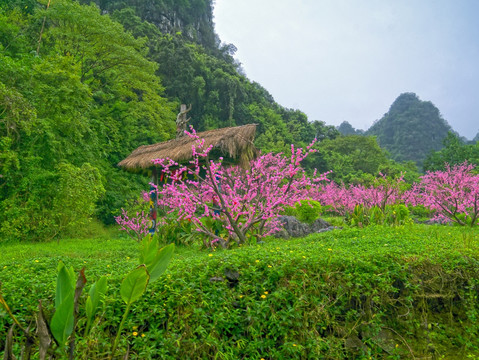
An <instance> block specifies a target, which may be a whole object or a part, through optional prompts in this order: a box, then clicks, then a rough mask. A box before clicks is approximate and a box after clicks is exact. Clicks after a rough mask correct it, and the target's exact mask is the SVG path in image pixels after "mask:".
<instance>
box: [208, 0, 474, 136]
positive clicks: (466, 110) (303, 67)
mask: <svg viewBox="0 0 479 360" xmlns="http://www.w3.org/2000/svg"><path fill="white" fill-rule="evenodd" d="M214 17H215V18H214V22H215V28H216V32H217V33H218V35H219V36H220V39H221V40H222V41H223V42H225V43H232V44H234V45H235V46H236V47H237V48H238V51H237V53H236V55H235V58H237V60H239V61H240V62H241V63H242V66H243V69H244V70H245V73H246V75H247V76H248V78H249V79H250V80H252V81H256V82H258V83H260V84H261V85H262V86H263V87H265V88H266V89H267V90H268V91H269V92H270V93H271V94H272V95H273V97H274V98H275V100H276V101H277V102H278V103H279V104H281V105H282V106H284V107H288V108H295V109H299V110H301V111H303V112H305V113H306V114H307V115H308V118H309V120H311V121H312V120H321V121H324V122H326V124H328V125H336V126H337V125H339V124H340V123H341V122H342V121H344V120H346V121H348V122H349V123H351V124H352V125H353V126H354V127H355V128H358V129H365V130H366V129H368V128H369V127H370V126H371V125H372V123H373V122H374V121H375V120H377V119H380V118H381V117H382V116H383V115H384V113H386V112H387V111H388V110H389V106H390V105H391V104H392V103H393V101H394V100H395V99H396V98H397V97H398V96H399V95H400V94H401V93H403V92H414V93H416V94H417V95H418V96H419V98H420V99H421V100H426V101H432V102H433V103H434V105H436V106H437V107H438V108H439V110H440V111H441V114H442V116H443V117H444V119H445V120H446V121H447V122H448V123H449V124H450V125H451V126H452V127H453V128H454V130H456V131H458V132H459V133H460V134H461V135H463V136H466V137H467V138H468V139H471V138H472V137H474V136H475V135H476V134H477V132H478V131H479V0H216V1H215V9H214Z"/></svg>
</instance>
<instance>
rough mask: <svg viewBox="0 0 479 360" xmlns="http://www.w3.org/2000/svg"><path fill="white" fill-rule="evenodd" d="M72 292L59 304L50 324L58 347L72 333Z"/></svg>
mask: <svg viewBox="0 0 479 360" xmlns="http://www.w3.org/2000/svg"><path fill="white" fill-rule="evenodd" d="M73 307H74V305H73V291H71V292H70V294H69V295H67V296H66V297H65V298H64V299H63V300H62V302H61V303H60V304H59V306H58V307H57V309H56V310H55V314H53V317H52V321H51V322H50V330H51V332H52V334H53V336H54V337H55V339H56V340H57V342H58V344H59V345H60V346H63V345H65V342H66V341H67V339H68V336H70V334H71V333H72V331H73Z"/></svg>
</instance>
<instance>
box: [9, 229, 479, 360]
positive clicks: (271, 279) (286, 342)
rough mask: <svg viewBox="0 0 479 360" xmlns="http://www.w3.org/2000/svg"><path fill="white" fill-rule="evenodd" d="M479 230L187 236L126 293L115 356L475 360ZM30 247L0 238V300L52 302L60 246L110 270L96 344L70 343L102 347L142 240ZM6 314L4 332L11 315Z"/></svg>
mask: <svg viewBox="0 0 479 360" xmlns="http://www.w3.org/2000/svg"><path fill="white" fill-rule="evenodd" d="M478 235H479V231H478V230H471V231H467V232H464V229H459V228H454V227H429V226H425V225H408V226H397V227H394V228H389V227H368V228H365V229H358V228H350V229H345V230H341V231H332V232H327V233H323V234H315V235H312V236H309V237H307V238H304V239H296V240H290V241H288V242H284V241H283V240H271V239H269V240H268V241H267V242H266V243H265V244H262V245H252V246H248V247H244V248H236V249H233V250H228V251H225V250H217V251H213V252H209V253H208V252H198V250H197V249H194V248H192V247H188V248H186V247H183V248H180V249H178V252H177V254H176V255H175V257H174V258H173V260H172V262H171V264H170V267H169V268H168V270H167V273H166V276H165V277H164V278H162V279H159V280H158V281H157V282H156V283H154V284H152V285H151V286H150V285H149V286H148V289H147V293H146V295H147V296H145V297H144V298H142V299H140V300H139V301H138V302H137V303H135V304H133V306H132V309H131V312H132V314H135V315H134V316H130V317H128V318H127V319H126V322H125V332H124V335H125V336H124V339H122V340H121V341H120V343H119V345H118V354H119V355H120V354H124V353H125V352H126V351H127V349H128V348H129V349H130V350H129V351H130V359H145V358H146V359H148V358H163V359H179V358H181V359H189V358H190V359H193V358H196V359H210V358H217V359H241V358H252V359H253V358H254V359H260V358H264V359H308V358H311V359H318V358H324V359H352V358H358V359H359V358H369V357H372V358H398V359H399V358H409V357H411V352H413V353H414V356H415V357H426V356H429V357H431V356H432V357H440V356H442V357H444V358H449V357H453V356H456V357H457V358H467V357H468V356H470V357H473V358H474V356H478V355H479V340H478V339H479V323H478V321H477V319H478V318H479V302H478V301H477V296H478V294H479V266H478V263H479V237H478ZM39 245H40V244H38V245H37V244H31V245H28V246H27V245H21V246H20V245H10V246H3V248H2V260H1V264H0V280H1V281H2V283H3V287H2V289H3V293H4V294H5V298H6V300H7V302H8V304H9V305H11V308H12V310H13V311H14V312H15V314H16V315H17V317H19V318H22V319H25V321H26V322H28V321H29V320H32V321H33V317H32V314H33V313H34V312H35V309H36V308H37V305H38V302H37V299H43V304H44V307H45V308H46V309H47V310H50V309H52V308H53V302H54V301H53V298H52V289H53V288H54V280H55V279H54V273H55V271H54V269H55V268H56V266H57V262H58V259H60V258H62V259H63V261H64V262H65V264H66V265H67V266H73V267H74V268H75V269H80V268H81V267H83V266H85V267H86V270H85V274H86V277H87V279H88V280H90V279H96V278H98V277H99V276H100V275H102V274H106V275H107V276H108V278H109V284H111V286H110V288H111V289H112V291H111V292H109V293H108V294H107V298H106V299H105V307H104V309H103V312H102V316H101V318H100V319H99V320H101V321H102V323H103V324H104V325H102V326H98V325H96V326H94V327H93V328H92V334H94V336H95V339H96V341H95V342H90V343H88V342H87V341H85V340H83V339H79V341H78V344H77V346H78V349H79V351H78V352H79V353H80V354H81V353H83V354H84V358H90V359H98V358H104V356H105V353H107V352H108V349H109V346H110V345H111V340H112V338H114V337H115V336H116V331H115V329H116V324H118V323H119V321H120V320H121V316H122V312H123V309H124V307H123V305H122V303H121V301H120V300H118V294H117V293H116V292H115V291H117V290H114V289H118V288H119V283H120V281H121V279H122V276H123V274H124V273H125V272H126V271H129V270H130V269H131V268H132V266H133V265H134V264H135V263H136V262H137V259H136V257H135V256H136V253H137V251H138V250H137V246H138V245H137V244H136V243H135V242H133V241H129V242H125V240H110V241H98V240H95V241H88V240H84V241H82V242H73V241H64V242H62V243H61V244H60V245H58V246H57V245H56V244H50V243H47V244H41V246H39ZM53 245H55V246H53ZM36 260H37V261H36ZM32 294H35V296H32ZM82 301H84V299H83V300H82ZM4 315H5V314H4V313H2V312H0V338H5V329H7V328H8V325H10V322H9V320H8V319H7V318H6V317H5V316H4ZM33 323H34V322H33ZM82 326H84V324H82V323H80V324H79V331H80V333H81V329H82ZM82 351H83V352H82Z"/></svg>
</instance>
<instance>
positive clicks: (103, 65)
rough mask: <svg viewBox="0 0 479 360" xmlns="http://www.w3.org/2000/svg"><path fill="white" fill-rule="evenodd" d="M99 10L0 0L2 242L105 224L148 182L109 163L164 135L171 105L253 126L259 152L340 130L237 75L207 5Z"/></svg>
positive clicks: (203, 119) (195, 115)
mask: <svg viewBox="0 0 479 360" xmlns="http://www.w3.org/2000/svg"><path fill="white" fill-rule="evenodd" d="M98 6H100V7H101V8H99V7H98ZM98 6H97V5H95V4H92V5H87V4H80V3H78V2H75V1H72V0H56V1H53V2H51V4H50V6H49V7H48V8H47V6H46V4H45V3H44V2H37V1H34V0H5V1H3V2H2V3H1V5H0V238H2V239H27V238H28V239H49V238H55V237H58V236H61V235H62V234H65V233H72V232H73V233H77V231H78V229H80V228H82V225H83V224H85V223H86V222H87V221H89V219H90V218H95V217H96V218H98V219H100V220H101V221H102V222H103V223H105V224H108V223H112V222H113V216H114V215H115V214H118V213H119V211H120V209H121V207H122V206H124V205H125V203H126V202H127V201H128V200H131V199H133V198H135V197H137V196H138V195H139V193H140V189H145V188H146V186H147V182H148V179H147V178H143V177H141V176H135V175H130V174H127V173H125V172H122V171H120V170H119V169H118V168H117V166H116V164H117V163H118V162H119V161H120V160H121V159H123V158H124V157H126V156H127V155H128V154H129V153H130V152H131V151H132V150H133V149H135V148H136V147H138V146H139V145H143V144H151V143H155V142H159V141H164V140H167V139H169V138H171V137H172V136H173V134H174V132H175V128H174V127H175V123H174V120H175V119H176V114H177V113H178V110H179V104H180V103H186V104H191V105H192V108H193V110H192V111H191V113H190V114H189V115H190V116H191V117H192V120H191V123H192V124H193V125H194V126H195V128H196V129H198V130H205V129H211V128H218V127H225V126H234V125H242V124H247V123H257V124H258V132H257V138H256V141H257V145H258V146H259V147H260V148H262V149H263V150H264V151H282V150H285V149H287V148H288V147H289V144H291V143H295V144H298V145H302V144H305V143H309V142H310V141H311V140H312V139H313V138H314V137H318V138H320V139H322V138H334V137H335V136H336V135H337V134H338V132H337V131H336V129H335V128H334V127H332V126H325V124H324V123H322V122H317V121H316V122H308V119H307V117H306V115H305V114H304V113H302V112H300V111H298V110H290V109H285V108H283V107H281V106H280V105H278V104H277V103H276V102H275V101H274V100H273V98H272V97H271V95H270V94H269V93H268V92H267V91H266V90H265V89H264V88H262V87H261V86H260V85H259V84H257V83H254V82H251V81H250V80H248V79H247V78H246V77H245V76H243V75H242V74H241V71H240V67H239V65H238V64H237V63H236V62H235V61H234V60H233V57H232V54H233V52H234V46H232V45H221V44H220V41H219V39H218V37H217V36H216V35H215V33H214V28H213V23H212V2H211V1H200V0H198V1H182V2H177V1H160V0H158V1H149V2H133V1H131V2H124V1H122V2H117V1H99V2H98ZM193 10H194V11H193ZM311 165H312V166H314V164H311Z"/></svg>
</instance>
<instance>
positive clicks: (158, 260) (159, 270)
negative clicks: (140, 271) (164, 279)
mask: <svg viewBox="0 0 479 360" xmlns="http://www.w3.org/2000/svg"><path fill="white" fill-rule="evenodd" d="M174 251H175V244H170V245H168V246H165V247H164V248H162V249H161V250H160V251H158V252H157V253H156V255H155V257H154V258H153V261H151V262H149V263H147V264H145V265H146V268H147V269H148V272H149V273H150V281H152V282H153V281H155V280H156V279H158V278H159V277H160V276H161V274H163V273H164V272H165V270H166V267H167V266H168V263H169V262H170V260H171V257H172V256H173V252H174Z"/></svg>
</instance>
